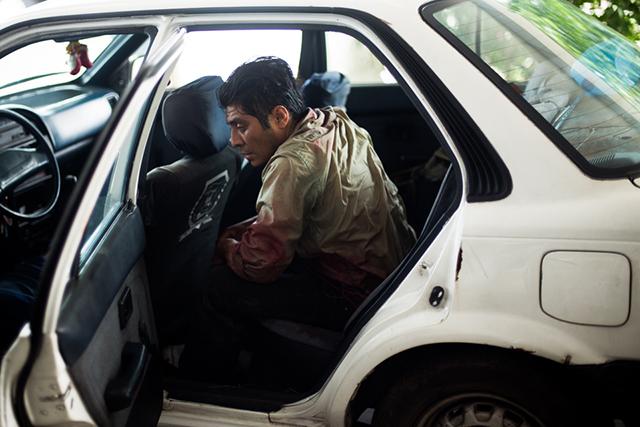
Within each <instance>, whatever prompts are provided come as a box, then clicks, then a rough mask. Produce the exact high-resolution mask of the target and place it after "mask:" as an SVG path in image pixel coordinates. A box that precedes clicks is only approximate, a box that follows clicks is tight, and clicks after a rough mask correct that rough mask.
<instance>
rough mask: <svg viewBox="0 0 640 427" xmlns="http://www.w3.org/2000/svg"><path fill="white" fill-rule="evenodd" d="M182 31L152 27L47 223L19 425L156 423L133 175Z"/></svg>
mask: <svg viewBox="0 0 640 427" xmlns="http://www.w3.org/2000/svg"><path fill="white" fill-rule="evenodd" d="M183 36H184V31H183V30H182V31H177V30H175V31H174V30H172V31H169V32H167V31H163V30H161V31H160V32H159V33H158V34H157V36H156V40H157V42H156V43H160V44H159V45H158V44H156V45H155V46H153V47H152V51H151V53H150V55H149V59H148V60H147V62H146V63H145V64H144V65H143V66H142V68H141V70H140V72H139V75H138V77H137V78H136V79H135V80H134V82H133V83H132V84H131V86H130V87H129V89H128V91H127V92H126V93H125V95H124V96H123V98H122V100H121V101H120V103H119V104H118V106H117V107H116V110H115V112H114V113H113V116H112V118H111V121H110V122H109V124H108V126H107V128H106V129H105V131H104V132H103V134H102V135H101V137H100V140H99V141H98V143H97V147H96V148H95V149H94V151H93V152H92V154H91V156H90V158H89V159H88V161H87V165H86V171H85V173H84V175H83V178H81V180H80V181H79V182H78V188H77V190H76V194H75V195H74V196H73V197H72V201H71V202H70V207H69V209H68V210H67V212H66V214H65V216H64V218H63V219H62V221H61V224H60V227H59V229H58V230H57V232H56V237H55V238H54V241H53V242H52V246H51V250H50V254H49V259H48V264H47V266H46V267H45V270H44V273H43V285H42V291H41V292H42V294H41V296H40V301H39V304H38V305H37V307H36V310H38V312H37V313H36V314H35V316H34V320H33V322H32V324H31V329H32V334H31V349H30V353H29V357H28V359H27V363H26V364H25V367H24V368H23V370H22V372H21V374H20V377H19V379H18V381H17V387H16V394H15V396H16V399H15V405H14V409H15V410H16V415H17V418H18V420H19V423H20V425H33V426H40V425H101V426H105V425H112V426H125V425H155V423H156V420H157V418H158V417H159V414H160V410H161V405H162V389H161V375H160V373H159V372H158V367H159V366H160V365H159V360H160V357H159V356H158V355H157V350H158V349H157V337H156V332H155V326H154V319H153V310H152V307H151V302H150V297H149V289H148V282H147V276H146V270H145V266H144V257H143V255H144V248H145V235H144V227H143V221H142V217H141V214H140V211H139V209H138V207H137V206H136V203H135V194H136V187H137V182H135V181H136V178H135V177H137V173H138V172H137V170H138V169H139V167H137V166H136V165H139V164H140V162H141V158H142V152H143V149H141V148H139V146H140V141H141V140H142V139H143V138H144V134H145V132H147V129H148V125H147V126H145V123H148V122H149V120H152V117H153V116H154V110H155V109H157V106H158V103H159V99H160V97H161V95H162V92H163V88H164V86H165V85H166V82H167V80H168V73H169V71H170V70H171V69H172V67H173V65H174V63H175V61H176V60H177V58H178V56H179V55H180V52H181V47H182V41H183ZM156 47H157V48H156ZM150 118H151V119H150ZM77 119H78V120H82V118H80V117H78V118H77ZM132 177H134V178H132Z"/></svg>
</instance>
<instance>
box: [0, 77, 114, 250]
mask: <svg viewBox="0 0 640 427" xmlns="http://www.w3.org/2000/svg"><path fill="white" fill-rule="evenodd" d="M117 101H118V94H117V93H116V92H114V91H112V90H109V89H104V88H98V87H90V86H86V87H83V86H76V85H63V86H54V87H50V88H42V89H37V90H30V91H28V92H24V93H17V94H12V95H9V96H5V97H0V109H4V110H9V111H10V112H13V113H17V114H19V115H21V116H22V117H23V118H24V119H26V121H27V122H28V123H29V124H31V125H33V127H35V128H36V129H37V130H38V131H39V132H40V133H41V134H42V135H43V136H44V139H45V140H46V142H47V143H48V144H49V145H50V147H51V149H52V151H53V154H54V156H55V163H56V164H57V165H56V166H57V167H58V170H59V175H58V176H56V172H55V171H54V170H52V169H51V167H49V168H48V169H47V168H45V169H43V170H41V171H39V172H38V173H36V174H34V175H33V176H30V177H29V178H28V179H26V180H24V182H22V183H20V184H19V185H17V186H15V187H14V188H12V189H11V191H5V192H4V193H2V200H0V202H2V204H3V205H5V206H7V207H10V208H11V209H12V210H14V211H16V212H32V211H37V210H38V209H40V208H41V207H42V206H46V205H47V203H48V201H50V200H51V197H52V196H51V195H52V194H53V192H56V193H58V192H59V196H60V197H59V198H57V199H56V200H57V208H56V209H55V210H52V211H51V214H49V215H47V217H46V218H41V219H40V220H38V221H33V220H19V219H18V218H10V217H7V216H6V215H0V246H3V245H4V244H11V245H12V246H14V247H15V246H16V245H18V244H22V243H25V242H45V243H46V242H47V241H48V238H49V237H50V233H51V232H52V229H53V226H54V225H55V223H56V217H57V216H58V215H59V213H60V212H61V209H60V208H61V207H63V206H64V205H65V199H66V198H67V197H68V195H69V194H70V192H71V190H72V189H73V186H74V184H75V181H76V177H77V176H78V175H79V174H80V171H81V170H82V168H83V166H84V163H85V160H86V158H87V156H88V154H89V151H90V149H91V147H92V146H93V141H94V140H95V138H96V137H97V136H98V134H99V133H100V132H101V131H102V129H103V128H104V127H105V125H106V124H107V122H108V120H109V118H110V117H111V114H112V111H113V108H114V106H115V104H116V102H117ZM39 146H41V144H39V143H37V142H36V138H35V137H34V135H33V131H32V130H31V129H29V128H28V127H25V126H23V125H22V124H20V123H19V122H17V121H15V120H13V119H12V118H11V117H9V116H8V115H0V156H1V154H2V153H3V152H5V153H7V155H6V156H4V160H3V161H5V163H6V162H10V161H11V160H10V159H11V158H12V157H11V156H10V155H8V151H7V150H12V151H13V150H23V151H24V150H37V149H38V147H39ZM40 149H42V147H40ZM0 166H5V167H3V168H0V169H3V170H5V172H6V171H7V170H11V169H10V168H11V164H5V165H0ZM60 178H61V180H62V184H60V186H56V184H55V182H59V180H60ZM5 181H7V182H9V181H10V180H5ZM3 242H4V243H3Z"/></svg>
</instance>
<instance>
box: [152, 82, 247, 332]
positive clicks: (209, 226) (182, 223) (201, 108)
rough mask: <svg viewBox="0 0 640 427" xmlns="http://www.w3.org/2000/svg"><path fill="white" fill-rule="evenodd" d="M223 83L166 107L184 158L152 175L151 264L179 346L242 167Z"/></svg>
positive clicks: (164, 322)
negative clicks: (222, 100) (222, 101)
mask: <svg viewBox="0 0 640 427" xmlns="http://www.w3.org/2000/svg"><path fill="white" fill-rule="evenodd" d="M222 83H223V81H222V79H221V78H220V77H217V76H207V77H202V78H200V79H198V80H196V81H194V82H191V83H189V84H187V85H186V86H183V87H181V88H179V89H176V90H174V91H173V92H171V93H170V94H169V95H168V96H167V97H166V99H165V100H164V102H163V105H162V124H163V128H164V133H165V136H166V138H167V140H168V141H169V142H170V143H171V144H173V145H174V146H175V147H176V148H177V149H178V150H179V151H180V152H182V153H183V157H182V158H181V159H179V160H177V161H175V162H173V163H171V164H169V165H166V166H160V167H157V168H155V169H153V170H152V171H151V172H149V173H148V174H147V177H146V182H145V185H144V200H143V203H142V206H143V213H144V217H145V225H146V233H147V250H146V263H147V271H148V275H149V282H150V288H151V296H152V298H153V302H154V308H155V310H156V319H157V324H158V329H159V334H160V339H161V343H162V344H174V343H179V341H180V336H181V332H180V331H181V330H182V328H183V327H185V325H186V323H187V321H188V313H189V310H190V308H189V307H190V305H191V301H192V298H194V297H195V295H197V289H198V286H199V285H200V284H202V283H204V282H205V281H206V273H207V270H208V268H209V267H210V266H211V263H212V259H213V255H214V251H215V247H216V240H217V237H218V230H219V225H220V219H221V217H222V212H223V210H224V207H225V204H226V201H227V198H228V196H229V193H230V191H231V188H232V186H233V183H234V181H235V179H236V176H237V174H238V172H239V170H240V165H241V161H242V159H241V157H240V156H239V154H237V153H236V152H235V151H234V150H232V148H231V147H230V146H229V137H230V130H229V127H228V126H227V124H226V121H225V113H224V111H223V110H222V109H221V108H220V106H219V102H218V95H217V94H218V89H219V87H220V86H221V85H222Z"/></svg>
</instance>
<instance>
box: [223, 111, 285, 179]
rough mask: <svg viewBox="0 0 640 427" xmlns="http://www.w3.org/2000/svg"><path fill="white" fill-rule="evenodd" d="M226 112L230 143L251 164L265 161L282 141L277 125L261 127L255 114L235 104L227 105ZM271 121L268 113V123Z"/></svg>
mask: <svg viewBox="0 0 640 427" xmlns="http://www.w3.org/2000/svg"><path fill="white" fill-rule="evenodd" d="M226 114H227V123H228V124H229V126H230V127H231V145H232V146H234V147H235V148H237V149H238V150H239V151H240V153H241V154H242V155H243V156H244V157H245V158H246V159H247V160H248V161H249V162H250V163H251V165H252V166H260V165H264V164H265V163H267V161H268V160H269V159H270V158H271V156H273V153H275V151H276V149H277V148H278V146H279V145H280V144H281V143H282V142H284V139H283V138H282V135H281V133H280V132H279V129H277V127H274V126H270V127H269V128H267V129H265V128H263V127H262V124H260V121H259V120H258V119H257V118H256V117H255V116H252V115H250V114H246V113H245V112H243V111H242V108H241V107H239V106H237V105H230V106H228V107H227V108H226ZM271 121H272V117H271V115H269V123H270V124H271ZM285 139H286V138H285Z"/></svg>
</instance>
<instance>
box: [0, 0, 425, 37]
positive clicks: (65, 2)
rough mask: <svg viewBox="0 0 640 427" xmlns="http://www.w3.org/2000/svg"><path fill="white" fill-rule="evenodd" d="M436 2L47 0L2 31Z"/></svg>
mask: <svg viewBox="0 0 640 427" xmlns="http://www.w3.org/2000/svg"><path fill="white" fill-rule="evenodd" d="M431 1H433V0H403V1H400V2H399V1H397V0H366V1H362V0H311V1H309V0H243V1H242V2H239V1H238V0H136V1H130V0H115V1H108V0H98V1H96V0H94V1H84V0H48V1H45V2H42V3H39V4H37V5H35V6H31V7H28V8H26V9H24V10H22V11H19V12H17V13H16V14H14V15H12V16H10V17H7V18H6V19H2V18H0V31H1V30H4V29H7V28H8V27H13V26H14V25H17V24H19V23H21V22H26V21H41V20H43V19H51V18H65V17H77V16H82V15H87V16H89V15H93V16H95V15H102V14H109V15H113V14H116V15H119V14H127V13H129V14H130V13H136V14H137V13H141V14H144V13H145V12H149V13H156V12H159V11H162V12H165V11H167V12H170V13H181V12H182V13H186V12H192V11H198V10H201V11H205V10H206V9H216V8H227V9H239V11H240V10H241V9H246V8H266V9H274V8H285V9H286V8H297V7H305V8H340V9H354V10H359V11H363V12H368V13H371V14H373V15H375V16H378V17H379V18H381V19H384V20H385V21H387V22H389V23H392V22H393V17H394V16H395V17H398V18H402V17H403V16H405V17H406V16H407V14H409V15H411V14H413V15H417V14H418V10H419V9H420V6H422V5H424V4H425V3H429V2H431Z"/></svg>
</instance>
